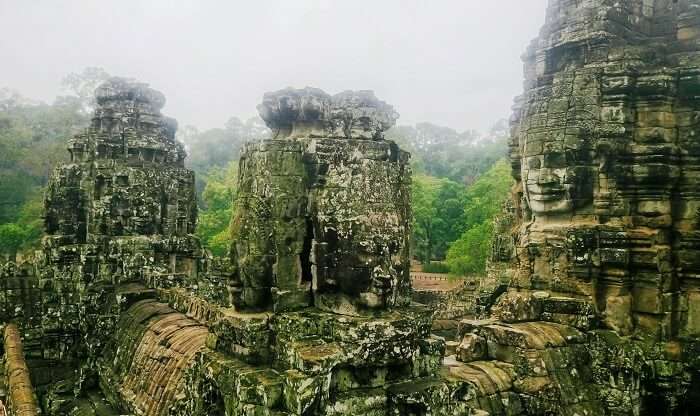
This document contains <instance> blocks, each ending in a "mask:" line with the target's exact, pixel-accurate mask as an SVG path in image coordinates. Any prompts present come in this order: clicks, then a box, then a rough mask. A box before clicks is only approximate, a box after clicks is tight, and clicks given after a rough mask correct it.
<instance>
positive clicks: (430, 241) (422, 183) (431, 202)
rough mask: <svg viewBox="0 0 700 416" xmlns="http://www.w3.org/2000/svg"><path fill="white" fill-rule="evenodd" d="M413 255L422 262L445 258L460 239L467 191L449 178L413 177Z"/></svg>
mask: <svg viewBox="0 0 700 416" xmlns="http://www.w3.org/2000/svg"><path fill="white" fill-rule="evenodd" d="M411 194H412V198H413V206H412V208H413V244H414V254H415V256H416V257H417V258H418V259H419V260H420V261H421V262H422V263H423V264H427V263H429V262H430V261H431V260H433V259H442V258H444V256H445V253H446V251H447V247H448V244H449V243H450V242H451V241H454V240H455V239H456V238H457V237H459V234H460V232H459V230H460V229H461V228H462V225H461V221H462V218H463V214H464V202H465V196H466V188H465V186H464V185H462V184H459V183H456V182H454V181H452V180H450V179H447V178H442V179H440V178H436V177H433V176H427V175H416V176H415V177H414V178H413V183H412V189H411Z"/></svg>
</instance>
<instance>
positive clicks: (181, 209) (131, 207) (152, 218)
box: [36, 78, 201, 368]
mask: <svg viewBox="0 0 700 416" xmlns="http://www.w3.org/2000/svg"><path fill="white" fill-rule="evenodd" d="M96 98H97V108H96V109H95V113H94V116H93V118H92V122H91V124H90V127H89V128H88V129H87V130H86V131H85V132H84V133H82V134H79V135H77V136H75V137H74V138H73V139H71V140H70V141H69V145H68V150H69V152H70V156H71V160H70V162H69V163H66V164H63V165H61V166H59V167H57V168H56V170H55V171H54V173H53V175H52V177H51V179H50V182H49V185H48V190H47V193H46V198H45V231H46V234H47V235H46V237H45V238H44V242H43V251H42V262H43V264H42V265H41V272H40V273H37V277H38V279H39V281H38V286H39V288H40V289H41V292H40V293H37V294H36V298H37V299H36V301H37V303H38V304H39V305H40V309H41V311H42V312H41V316H42V318H41V320H42V321H41V332H42V336H41V341H40V342H41V343H42V349H43V350H44V351H50V353H49V355H51V356H53V357H65V358H69V357H73V356H76V355H77V356H82V355H83V354H84V351H87V354H88V356H89V357H91V358H95V356H96V355H98V354H99V351H100V349H101V347H102V343H103V342H104V340H105V339H106V338H107V336H108V335H109V334H110V331H111V328H112V327H113V325H114V323H115V322H116V319H117V317H118V316H119V313H120V309H121V308H122V307H123V303H124V302H123V301H124V297H125V296H132V295H135V294H136V293H137V292H143V291H144V290H145V287H146V286H150V287H151V288H152V287H157V286H162V285H163V284H173V283H174V282H176V281H183V280H187V279H192V280H194V279H195V276H196V274H197V271H198V268H199V264H200V263H201V247H200V244H199V241H198V240H197V238H196V237H194V236H193V235H192V234H191V233H193V232H194V229H195V225H196V220H197V206H196V199H195V191H194V174H193V172H191V171H190V170H188V169H185V168H184V158H185V151H184V148H183V146H182V144H180V143H178V142H177V141H175V138H174V135H175V130H176V129H177V123H176V122H175V120H173V119H170V118H168V117H165V116H163V115H162V114H161V113H160V109H161V108H162V107H163V105H164V104H165V97H164V96H163V94H161V93H160V92H158V91H155V90H153V89H151V88H149V87H148V85H147V84H143V83H139V82H136V81H133V80H127V79H123V78H112V79H110V80H108V81H106V82H105V83H104V84H102V85H101V86H100V87H99V88H98V89H97V90H96ZM120 303H121V305H120ZM89 367H90V363H88V365H87V366H86V368H89Z"/></svg>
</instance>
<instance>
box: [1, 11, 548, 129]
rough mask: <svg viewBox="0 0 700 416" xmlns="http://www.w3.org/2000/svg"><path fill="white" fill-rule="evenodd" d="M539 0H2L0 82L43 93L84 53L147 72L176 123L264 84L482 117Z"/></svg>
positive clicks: (212, 116)
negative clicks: (354, 92)
mask: <svg viewBox="0 0 700 416" xmlns="http://www.w3.org/2000/svg"><path fill="white" fill-rule="evenodd" d="M546 1H547V0H489V1H483V0H452V1H447V0H430V1H428V0H425V1H418V0H415V1H414V0H352V1H350V0H348V1H343V0H335V1H331V0H269V1H265V0H251V1H223V0H222V1H214V0H190V1H185V0H119V1H116V0H114V1H107V0H102V1H95V0H0V87H10V88H12V89H15V90H17V91H19V92H20V93H21V94H23V95H25V96H27V97H29V98H34V99H40V100H43V101H47V102H51V101H52V100H53V98H54V97H55V96H56V95H58V94H60V93H61V79H62V78H63V77H64V76H65V75H66V74H68V73H70V72H81V71H82V69H83V68H85V67H88V66H99V67H103V68H104V69H105V70H106V71H107V72H109V73H110V74H112V75H120V76H127V77H133V78H137V79H139V80H141V81H144V82H148V83H149V84H151V86H152V87H154V88H156V89H158V90H160V91H162V92H163V93H164V94H165V96H166V97H167V104H166V107H165V110H164V113H166V114H167V115H169V116H172V117H175V118H177V119H178V121H179V123H180V125H187V124H192V125H195V126H197V127H199V128H200V129H203V128H210V127H219V126H222V125H223V124H224V122H225V121H226V120H227V119H228V118H229V117H231V116H234V115H235V116H239V117H241V118H247V117H250V116H253V115H255V114H256V110H255V106H256V105H257V104H258V103H259V102H260V100H261V97H262V95H263V93H265V92H266V91H272V90H278V89H281V88H284V87H287V86H293V87H298V88H301V87H304V86H307V85H308V86H314V87H319V88H322V89H323V90H325V91H326V92H328V93H331V94H335V93H337V92H340V91H342V90H346V89H371V90H374V91H375V93H376V94H377V96H378V97H379V98H380V99H382V100H384V101H387V102H388V103H390V104H392V105H394V107H395V108H396V109H397V111H398V112H399V113H400V114H401V118H400V119H399V123H401V124H413V123H415V122H421V121H430V122H432V123H436V124H441V125H445V126H449V127H452V128H454V129H457V130H464V129H471V128H473V129H478V130H482V131H483V130H486V129H487V128H488V127H489V126H490V125H491V124H492V123H493V122H494V121H496V120H498V119H499V118H503V117H508V116H509V112H510V106H511V103H512V100H513V97H514V96H515V95H518V94H520V93H521V89H522V63H521V60H520V56H521V54H522V53H523V52H524V50H525V48H526V46H527V44H528V43H529V42H530V40H531V39H532V38H534V37H535V36H536V35H537V32H538V30H539V28H540V26H541V25H542V23H543V22H544V14H545V5H546Z"/></svg>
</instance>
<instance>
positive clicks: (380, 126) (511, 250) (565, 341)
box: [0, 0, 700, 416]
mask: <svg viewBox="0 0 700 416" xmlns="http://www.w3.org/2000/svg"><path fill="white" fill-rule="evenodd" d="M524 60H525V85H524V86H525V91H524V94H523V95H522V96H520V97H518V98H517V99H516V105H515V106H514V114H513V117H512V121H511V127H512V135H511V141H510V161H511V164H512V167H513V177H514V178H515V180H516V185H515V187H514V188H513V193H512V198H511V199H510V200H509V201H508V203H507V204H506V207H505V209H504V212H503V214H502V215H501V216H500V217H499V218H498V219H497V221H496V224H495V227H496V228H497V230H498V233H497V235H496V237H495V239H494V242H493V250H492V255H491V259H490V262H489V265H488V270H489V274H488V276H487V277H486V278H484V279H482V280H481V281H479V282H478V284H477V285H476V286H477V287H476V288H475V289H473V288H467V287H460V288H459V290H455V291H454V292H452V293H450V295H449V296H447V297H444V298H440V300H439V301H440V302H448V303H449V302H454V305H452V307H451V308H449V309H446V310H441V311H436V310H435V308H432V307H427V306H425V305H422V304H420V303H418V302H416V301H415V300H416V299H425V300H426V301H430V299H429V297H428V296H423V297H417V298H414V299H412V296H411V292H412V290H411V280H410V276H409V258H410V255H409V249H410V242H409V235H410V227H411V208H410V191H409V190H410V183H411V172H410V167H409V158H410V156H409V155H408V153H406V152H405V151H403V150H401V149H400V148H399V147H398V146H397V145H396V144H395V143H394V142H392V141H389V140H386V139H385V138H384V132H385V131H386V130H387V129H389V128H390V127H391V126H392V125H393V124H394V123H395V121H396V120H397V118H398V114H397V113H396V111H395V110H394V109H393V107H392V106H391V105H389V104H387V103H385V102H383V101H381V100H379V99H378V98H377V97H375V95H374V94H373V93H372V92H370V91H345V92H342V93H339V94H336V95H329V94H327V93H325V92H323V91H321V90H319V89H315V88H305V89H292V88H288V89H284V90H280V91H276V92H272V93H267V94H265V95H264V97H263V100H262V103H261V104H260V105H259V106H258V111H259V113H260V115H261V117H262V118H263V120H264V121H265V122H266V124H267V125H268V127H270V129H271V130H272V132H273V134H272V138H271V139H267V140H261V141H256V142H251V143H249V144H248V145H246V147H245V148H244V150H243V152H242V155H241V160H240V172H239V189H240V196H239V198H238V200H237V204H238V209H237V210H236V216H235V218H232V226H231V231H232V235H231V250H230V256H229V257H228V258H215V257H212V256H211V255H210V254H209V253H208V251H207V250H206V249H205V248H204V247H202V246H201V244H200V242H199V240H198V239H197V237H195V236H194V235H193V233H194V231H195V227H196V223H197V205H196V200H195V191H194V174H193V172H192V171H190V170H189V169H187V168H185V165H184V161H185V157H186V155H185V151H184V148H183V146H182V145H181V144H180V143H178V142H177V141H176V140H175V131H176V129H177V123H176V122H175V121H174V120H173V119H170V118H168V117H165V116H164V115H162V114H161V112H160V111H161V109H162V107H163V105H164V103H165V97H164V96H163V95H162V94H161V93H159V92H157V91H155V90H153V89H151V88H150V87H149V86H148V85H146V84H144V83H140V82H137V81H134V80H129V79H123V78H112V79H110V80H109V81H107V82H105V83H104V84H103V85H101V86H100V87H99V88H98V89H97V91H96V98H97V108H96V109H95V113H94V116H93V118H92V122H91V125H90V127H89V128H88V129H87V130H86V131H85V132H84V133H82V134H79V135H77V136H76V137H74V138H73V139H71V140H70V141H69V142H68V150H69V152H70V161H69V162H68V163H66V164H63V165H61V166H58V167H57V168H56V169H55V171H54V173H53V175H52V177H51V180H50V183H49V186H48V191H47V194H46V198H45V214H44V218H45V234H46V235H45V237H44V239H43V242H42V248H41V250H39V251H38V252H37V253H36V254H35V256H34V257H33V258H31V259H29V260H27V261H25V262H23V263H20V264H15V263H6V264H2V265H0V319H2V321H3V322H4V339H3V360H2V366H0V367H1V368H2V370H3V376H2V377H0V399H2V403H4V404H5V405H6V406H7V407H8V410H9V414H11V415H37V414H42V415H74V416H78V415H85V416H94V415H99V416H108V415H153V416H156V415H158V416H159V415H171V416H185V415H187V416H199V415H227V416H250V415H255V416H273V415H274V416H282V415H298V416H301V415H304V416H310V415H401V416H404V415H405V416H409V415H411V416H412V415H424V416H427V415H462V416H476V415H478V416H485V415H494V416H495V415H509V416H511V415H513V416H514V415H567V416H569V415H570V416H582V415H615V416H618V415H619V416H622V415H630V416H632V415H634V416H638V415H667V416H685V415H693V414H697V413H698V411H699V410H700V361H698V356H699V353H700V283H699V282H700V138H699V133H700V2H699V1H698V0H617V1H612V0H588V1H578V0H552V1H550V2H549V7H548V10H547V18H546V23H545V26H544V27H543V28H542V30H541V33H540V36H539V37H538V38H537V39H535V40H534V41H533V42H532V44H531V45H530V47H529V48H528V50H527V52H526V54H525V55H524ZM472 292H473V293H472ZM462 314H468V315H471V316H469V317H465V318H463V319H462V318H457V315H462ZM435 318H438V319H441V320H446V321H447V320H451V321H453V323H454V327H455V328H454V330H453V331H442V332H440V335H443V336H438V335H436V334H435V333H432V332H438V331H435V328H436V326H434V325H433V323H434V319H435ZM431 331H432V332H431ZM0 410H2V409H1V408H0Z"/></svg>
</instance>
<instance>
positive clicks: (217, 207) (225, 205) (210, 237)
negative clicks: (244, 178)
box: [197, 161, 238, 256]
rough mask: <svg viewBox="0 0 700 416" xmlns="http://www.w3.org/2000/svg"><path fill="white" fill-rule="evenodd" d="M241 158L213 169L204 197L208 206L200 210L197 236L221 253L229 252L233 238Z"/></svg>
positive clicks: (213, 251)
mask: <svg viewBox="0 0 700 416" xmlns="http://www.w3.org/2000/svg"><path fill="white" fill-rule="evenodd" d="M237 179H238V161H232V162H230V163H229V165H228V167H227V168H226V169H222V168H220V167H216V168H214V169H213V170H211V171H210V172H209V174H208V175H207V180H206V187H205V188H204V192H203V193H202V200H203V202H204V205H205V206H206V209H204V210H202V211H200V214H199V223H198V225H197V235H198V236H199V238H200V239H201V240H202V242H203V243H204V244H205V245H206V246H207V247H208V248H209V249H210V250H211V251H212V253H214V254H215V255H217V256H224V255H226V253H227V252H228V246H229V242H230V240H231V235H230V230H229V224H230V222H231V219H232V218H233V214H234V209H235V204H234V202H235V200H236V196H237Z"/></svg>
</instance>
